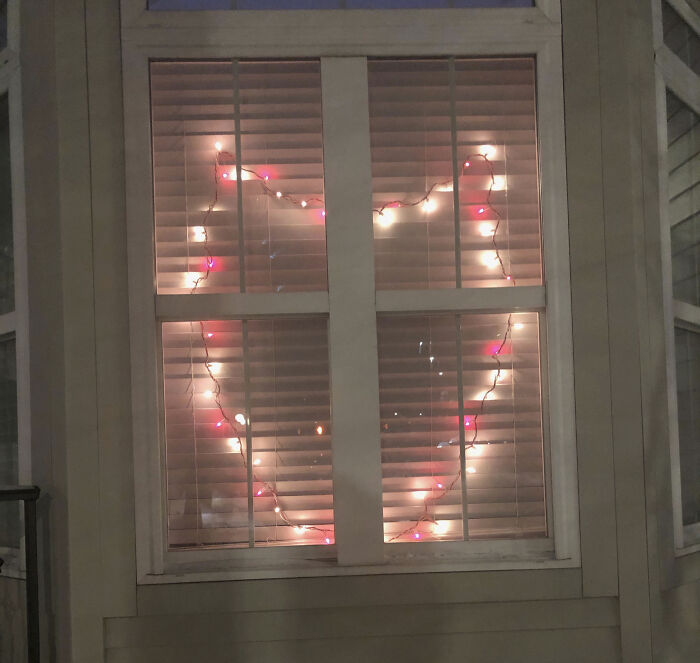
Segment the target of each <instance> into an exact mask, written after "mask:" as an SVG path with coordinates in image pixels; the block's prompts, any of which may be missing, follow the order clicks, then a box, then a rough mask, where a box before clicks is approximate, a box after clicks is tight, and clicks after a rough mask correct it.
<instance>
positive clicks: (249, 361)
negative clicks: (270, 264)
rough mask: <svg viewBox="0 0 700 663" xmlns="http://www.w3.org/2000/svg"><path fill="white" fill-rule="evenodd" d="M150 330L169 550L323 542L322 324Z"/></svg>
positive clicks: (326, 474)
mask: <svg viewBox="0 0 700 663" xmlns="http://www.w3.org/2000/svg"><path fill="white" fill-rule="evenodd" d="M162 333H163V357H164V378H165V389H164V393H165V437H166V463H167V497H168V500H167V502H168V541H169V545H170V547H171V548H183V547H185V548H187V547H195V546H216V545H231V546H239V547H249V546H252V545H254V546H256V547H258V546H271V545H322V544H326V543H328V542H332V541H333V540H334V537H333V497H332V495H333V493H332V479H331V441H330V430H329V425H330V396H329V384H328V380H329V378H328V345H327V324H326V320H325V319H315V318H305V319H283V320H282V319H275V320H255V321H249V322H242V321H240V320H227V321H205V322H166V323H163V327H162ZM247 422H249V429H248V430H247V426H246V423H247ZM248 439H250V442H251V444H250V449H249V448H248Z"/></svg>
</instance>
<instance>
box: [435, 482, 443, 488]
mask: <svg viewBox="0 0 700 663" xmlns="http://www.w3.org/2000/svg"><path fill="white" fill-rule="evenodd" d="M435 485H436V486H437V487H438V488H444V487H445V486H443V485H442V484H441V483H437V484H435Z"/></svg>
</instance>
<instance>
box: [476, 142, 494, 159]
mask: <svg viewBox="0 0 700 663" xmlns="http://www.w3.org/2000/svg"><path fill="white" fill-rule="evenodd" d="M479 154H483V155H484V156H485V157H486V158H487V159H492V158H493V157H494V155H495V154H496V149H495V148H494V146H493V145H482V146H481V147H480V148H479Z"/></svg>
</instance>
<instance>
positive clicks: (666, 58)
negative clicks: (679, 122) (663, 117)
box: [656, 44, 700, 114]
mask: <svg viewBox="0 0 700 663" xmlns="http://www.w3.org/2000/svg"><path fill="white" fill-rule="evenodd" d="M656 63H657V65H658V66H659V68H660V69H661V72H662V73H663V77H664V81H665V82H666V86H667V87H668V88H669V89H670V90H671V92H673V94H675V95H676V96H677V97H678V98H679V99H680V100H681V101H682V102H684V103H685V104H687V105H688V106H690V107H691V108H692V109H693V110H694V111H695V112H696V113H698V114H700V81H699V80H698V76H696V75H695V74H694V73H693V72H692V71H691V70H690V69H689V68H688V67H686V66H685V64H683V62H681V60H679V59H678V57H677V56H676V54H675V53H674V52H673V51H671V50H670V49H669V48H668V46H666V45H664V44H662V45H661V46H660V47H659V50H658V51H657V52H656ZM665 106H666V102H665V101H664V105H663V106H661V108H665Z"/></svg>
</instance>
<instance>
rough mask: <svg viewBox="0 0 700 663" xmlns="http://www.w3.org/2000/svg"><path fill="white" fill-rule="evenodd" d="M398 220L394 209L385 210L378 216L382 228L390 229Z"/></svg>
mask: <svg viewBox="0 0 700 663" xmlns="http://www.w3.org/2000/svg"><path fill="white" fill-rule="evenodd" d="M395 220H396V215H395V213H394V210H393V209H389V208H387V209H384V210H382V211H381V212H379V213H378V214H377V223H378V224H379V225H380V226H381V227H382V228H388V227H389V226H390V225H391V224H392V223H394V221H395Z"/></svg>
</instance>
